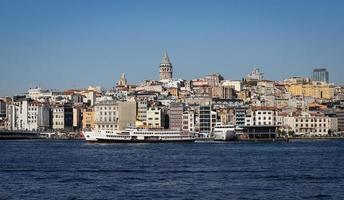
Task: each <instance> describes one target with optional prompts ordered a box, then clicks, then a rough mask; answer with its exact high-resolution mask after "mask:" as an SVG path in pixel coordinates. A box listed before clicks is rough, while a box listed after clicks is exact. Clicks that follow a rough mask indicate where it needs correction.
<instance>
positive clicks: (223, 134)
mask: <svg viewBox="0 0 344 200" xmlns="http://www.w3.org/2000/svg"><path fill="white" fill-rule="evenodd" d="M213 134H214V140H217V141H221V140H222V141H233V140H236V139H237V136H236V131H235V126H234V125H230V124H228V125H221V124H216V125H215V127H214V131H213Z"/></svg>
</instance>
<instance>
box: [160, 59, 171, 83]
mask: <svg viewBox="0 0 344 200" xmlns="http://www.w3.org/2000/svg"><path fill="white" fill-rule="evenodd" d="M172 74H173V68H172V63H171V62H170V58H169V57H168V55H167V52H165V53H164V56H163V57H162V61H161V64H160V80H166V79H172Z"/></svg>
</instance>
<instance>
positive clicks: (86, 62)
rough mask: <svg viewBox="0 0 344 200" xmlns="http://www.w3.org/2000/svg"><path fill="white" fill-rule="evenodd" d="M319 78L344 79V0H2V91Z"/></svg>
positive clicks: (0, 33)
mask: <svg viewBox="0 0 344 200" xmlns="http://www.w3.org/2000/svg"><path fill="white" fill-rule="evenodd" d="M164 50H167V51H168V53H169V56H170V59H171V61H172V63H173V65H174V76H175V77H176V78H184V79H192V78H196V77H200V76H203V75H206V74H208V73H211V72H218V73H221V74H222V75H223V76H224V77H225V78H227V79H241V78H242V77H244V76H245V75H246V74H247V73H249V72H250V71H251V70H252V69H253V68H254V67H256V66H259V67H260V68H261V69H262V71H263V72H264V73H265V77H266V79H270V80H279V79H283V78H287V77H289V76H310V74H311V71H312V69H313V68H314V67H318V66H325V67H327V69H328V70H329V72H330V79H331V81H332V82H335V83H338V84H344V79H343V74H344V1H341V0H338V1H334V0H328V1H324V0H322V1H317V0H294V1H293V0H288V1H283V0H270V1H268V0H259V1H258V0H257V1H254V0H247V1H245V0H237V1H231V0H224V1H221V0H216V1H210V0H209V1H201V0H197V1H196V0H195V1H192V0H188V1H178V0H174V1H163V0H156V1H152V0H145V1H139V0H137V1H133V0H126V1H125V0H123V1H120V0H116V1H115V0H113V1H110V0H99V1H95V0H93V1H91V0H79V1H78V0H66V1H63V0H58V1H52V0H51V1H49V0H21V1H17V0H0V76H1V79H0V96H3V95H13V94H15V93H20V92H25V91H26V90H27V89H28V88H30V87H34V86H37V85H39V86H41V87H44V88H53V89H66V88H82V87H87V86H88V85H101V86H103V87H105V88H110V87H112V86H113V85H114V84H115V82H116V81H117V80H118V78H119V76H120V73H121V72H125V73H126V75H127V78H128V80H129V82H131V83H137V82H139V81H140V80H144V79H158V70H159V69H158V67H159V63H160V61H161V57H162V54H163V52H164Z"/></svg>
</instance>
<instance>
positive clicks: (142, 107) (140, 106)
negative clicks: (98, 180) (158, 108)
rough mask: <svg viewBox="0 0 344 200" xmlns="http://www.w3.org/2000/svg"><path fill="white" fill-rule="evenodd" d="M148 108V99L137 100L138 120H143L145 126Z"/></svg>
mask: <svg viewBox="0 0 344 200" xmlns="http://www.w3.org/2000/svg"><path fill="white" fill-rule="evenodd" d="M147 110H148V102H147V100H139V101H137V120H138V121H140V122H142V125H143V126H146V125H147Z"/></svg>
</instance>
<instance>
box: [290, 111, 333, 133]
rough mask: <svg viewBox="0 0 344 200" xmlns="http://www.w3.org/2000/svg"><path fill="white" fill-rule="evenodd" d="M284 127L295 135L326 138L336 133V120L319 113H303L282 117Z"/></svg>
mask: <svg viewBox="0 0 344 200" xmlns="http://www.w3.org/2000/svg"><path fill="white" fill-rule="evenodd" d="M283 121H284V126H285V127H288V128H289V129H291V130H293V131H294V132H295V134H296V135H303V136H326V135H328V134H329V133H330V132H333V131H337V129H338V124H337V123H338V122H337V118H331V117H327V116H325V115H323V114H321V113H312V112H303V113H300V114H297V115H294V116H288V117H284V120H283Z"/></svg>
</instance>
